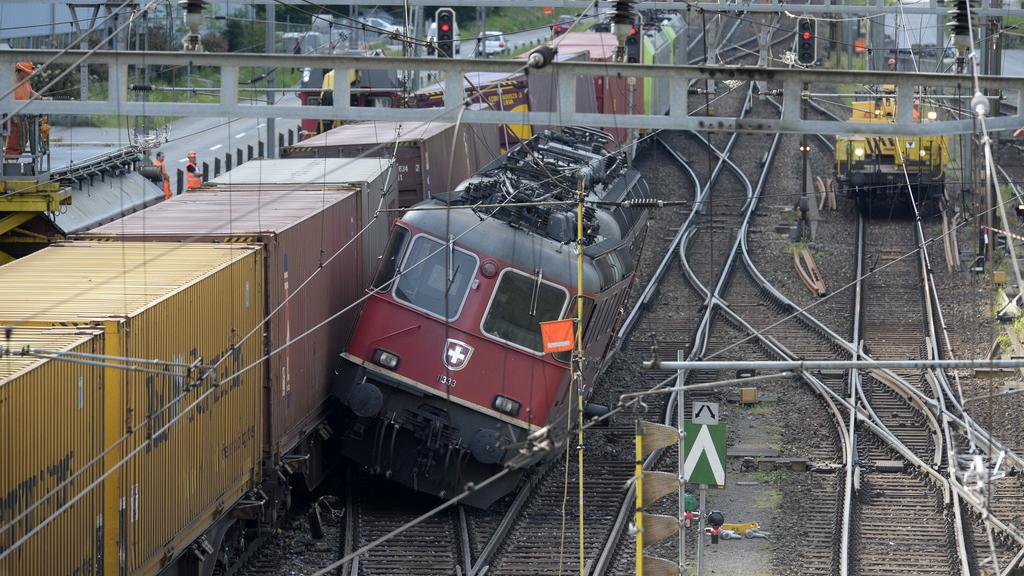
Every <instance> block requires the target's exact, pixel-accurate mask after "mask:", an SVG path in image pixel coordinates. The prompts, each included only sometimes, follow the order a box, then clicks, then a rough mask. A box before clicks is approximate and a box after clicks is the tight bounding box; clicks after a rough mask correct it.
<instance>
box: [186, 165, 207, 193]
mask: <svg viewBox="0 0 1024 576" xmlns="http://www.w3.org/2000/svg"><path fill="white" fill-rule="evenodd" d="M190 168H191V170H190ZM202 185H203V177H202V175H200V174H199V168H198V167H196V163H195V162H189V163H188V164H186V165H185V187H186V188H199V187H200V186H202Z"/></svg>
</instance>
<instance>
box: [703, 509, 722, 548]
mask: <svg viewBox="0 0 1024 576" xmlns="http://www.w3.org/2000/svg"><path fill="white" fill-rule="evenodd" d="M707 520H708V526H711V531H710V532H711V543H712V544H718V537H719V536H720V535H721V534H722V524H725V514H722V513H721V512H719V511H718V510H714V511H713V512H711V513H710V514H708V518H707Z"/></svg>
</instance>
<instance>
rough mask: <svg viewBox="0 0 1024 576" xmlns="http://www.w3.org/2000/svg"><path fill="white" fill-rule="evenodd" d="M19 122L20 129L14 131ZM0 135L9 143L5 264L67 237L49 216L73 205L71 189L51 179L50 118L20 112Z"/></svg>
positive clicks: (4, 182) (0, 219)
mask: <svg viewBox="0 0 1024 576" xmlns="http://www.w3.org/2000/svg"><path fill="white" fill-rule="evenodd" d="M14 122H17V123H19V128H20V129H19V130H11V129H10V126H11V125H12V124H13V123H14ZM11 133H13V134H14V136H13V138H14V140H12V139H11ZM0 137H2V141H3V142H4V143H5V150H4V155H3V165H2V168H3V170H2V172H0V264H6V263H8V262H10V261H12V260H14V259H15V258H18V257H20V256H24V255H26V254H29V253H31V252H35V251H36V250H38V249H40V248H43V247H44V246H46V245H47V244H49V243H51V242H56V241H59V240H63V239H64V235H63V234H62V233H61V232H60V231H59V230H58V229H56V228H55V227H54V226H53V224H52V222H51V221H50V220H49V219H48V218H46V214H47V213H55V212H59V211H60V210H61V209H62V208H63V207H65V206H68V205H70V204H71V189H70V188H69V187H67V186H64V185H62V184H61V183H60V182H59V181H55V180H52V179H51V177H50V171H49V168H50V165H49V164H50V161H49V160H50V150H49V127H48V125H47V120H46V117H45V116H39V115H33V114H19V115H18V116H17V117H16V118H14V119H13V120H10V121H5V122H3V126H2V127H0Z"/></svg>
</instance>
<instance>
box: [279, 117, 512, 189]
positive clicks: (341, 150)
mask: <svg viewBox="0 0 1024 576" xmlns="http://www.w3.org/2000/svg"><path fill="white" fill-rule="evenodd" d="M426 112H428V111H425V113H426ZM493 128H494V127H493V126H484V125H472V124H467V123H463V124H462V125H461V127H460V128H459V136H458V145H457V146H455V147H454V150H455V154H454V157H453V156H452V149H453V147H452V141H453V140H454V138H455V125H454V124H452V123H450V122H405V123H399V122H360V123H356V124H346V125H344V126H340V127H338V128H334V129H333V130H328V131H327V132H324V133H323V134H319V135H317V136H314V137H312V138H309V139H307V140H303V141H302V142H300V143H298V144H296V145H294V146H289V147H287V148H285V149H284V150H283V151H282V152H281V155H282V156H284V157H287V158H339V157H355V156H359V155H361V154H369V155H372V156H374V157H378V158H390V157H391V156H392V154H394V155H395V157H396V163H397V171H398V205H399V207H401V208H406V207H409V206H412V205H413V204H416V203H417V202H419V201H421V200H424V199H427V198H430V197H432V196H433V195H434V194H440V193H444V192H449V191H451V190H452V189H454V188H455V187H456V186H457V185H458V184H459V183H460V182H462V181H463V180H465V179H466V178H468V177H470V176H472V175H473V174H475V173H476V172H477V171H478V170H479V169H480V168H481V167H483V166H485V165H487V164H488V163H490V162H491V161H492V160H494V159H495V158H497V157H498V155H499V154H500V150H499V146H498V135H497V131H496V130H494V129H493ZM396 135H397V136H396ZM396 144H397V147H396ZM449 172H450V176H449Z"/></svg>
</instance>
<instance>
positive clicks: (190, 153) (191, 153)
mask: <svg viewBox="0 0 1024 576" xmlns="http://www.w3.org/2000/svg"><path fill="white" fill-rule="evenodd" d="M185 156H188V157H189V158H195V157H196V153H195V152H194V151H192V152H189V153H188V154H185Z"/></svg>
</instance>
